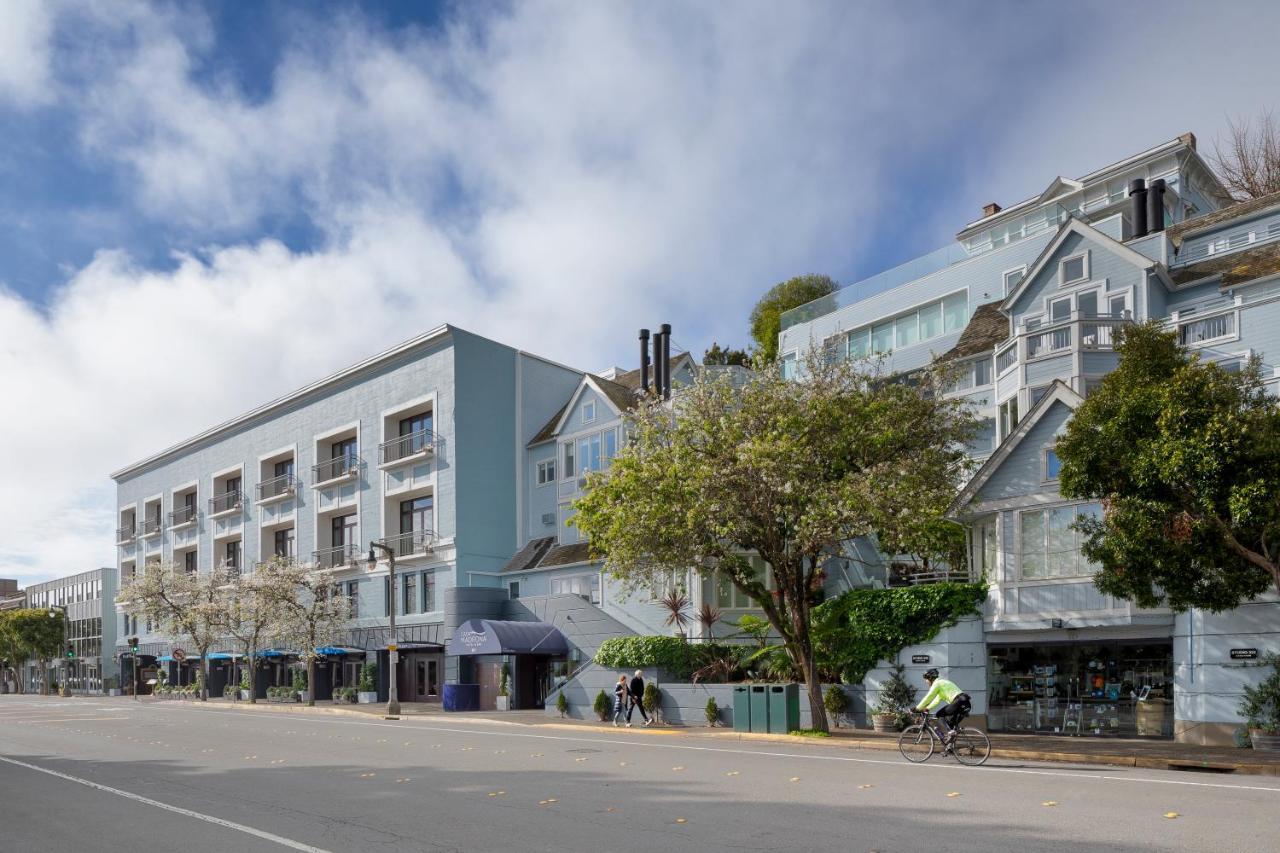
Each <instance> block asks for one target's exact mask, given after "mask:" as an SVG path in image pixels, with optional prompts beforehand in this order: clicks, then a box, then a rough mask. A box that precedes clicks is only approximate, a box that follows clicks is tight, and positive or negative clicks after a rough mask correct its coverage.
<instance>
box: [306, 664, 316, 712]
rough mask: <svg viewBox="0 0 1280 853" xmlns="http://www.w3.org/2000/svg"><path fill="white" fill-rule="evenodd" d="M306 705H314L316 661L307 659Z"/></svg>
mask: <svg viewBox="0 0 1280 853" xmlns="http://www.w3.org/2000/svg"><path fill="white" fill-rule="evenodd" d="M307 704H308V705H315V704H316V659H315V657H314V656H312V657H309V658H307Z"/></svg>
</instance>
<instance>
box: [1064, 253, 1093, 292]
mask: <svg viewBox="0 0 1280 853" xmlns="http://www.w3.org/2000/svg"><path fill="white" fill-rule="evenodd" d="M1088 278H1089V253H1088V252H1081V253H1080V254H1078V255H1072V256H1070V257H1068V258H1063V259H1062V260H1061V261H1060V262H1059V263H1058V283H1059V284H1061V285H1063V286H1064V287H1065V286H1066V285H1068V284H1075V283H1076V282H1079V281H1087V280H1088Z"/></svg>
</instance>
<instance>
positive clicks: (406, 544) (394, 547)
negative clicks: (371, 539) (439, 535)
mask: <svg viewBox="0 0 1280 853" xmlns="http://www.w3.org/2000/svg"><path fill="white" fill-rule="evenodd" d="M435 540H436V536H435V532H434V531H431V530H414V531H413V532H411V533H401V534H400V535H398V536H388V537H386V538H385V539H379V540H378V542H379V543H381V544H382V545H385V546H387V547H388V548H390V549H391V553H393V554H395V555H396V556H397V557H414V556H417V555H419V554H430V553H431V552H432V551H433V550H434V548H435Z"/></svg>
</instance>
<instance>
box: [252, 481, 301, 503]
mask: <svg viewBox="0 0 1280 853" xmlns="http://www.w3.org/2000/svg"><path fill="white" fill-rule="evenodd" d="M297 489H298V483H297V481H296V480H295V479H294V477H293V475H292V474H282V475H281V476H279V477H272V478H271V479H270V480H263V481H262V482H261V483H259V484H258V503H262V502H264V501H273V500H277V499H279V498H285V497H288V496H289V495H292V494H293V493H294V492H296V491H297Z"/></svg>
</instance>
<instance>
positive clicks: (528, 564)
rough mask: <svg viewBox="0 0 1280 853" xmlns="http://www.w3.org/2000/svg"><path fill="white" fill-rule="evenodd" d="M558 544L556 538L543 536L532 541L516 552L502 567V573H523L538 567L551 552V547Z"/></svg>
mask: <svg viewBox="0 0 1280 853" xmlns="http://www.w3.org/2000/svg"><path fill="white" fill-rule="evenodd" d="M555 544H556V537H554V536H543V537H542V538H540V539H530V540H529V541H528V542H527V543H526V544H525V546H524V547H523V548H521V549H520V550H519V551H516V552H515V554H513V555H512V557H511V559H510V560H507V562H506V563H505V564H504V565H503V566H502V568H501V569H499V571H501V572H523V571H526V570H527V569H531V568H533V567H534V566H536V565H538V562H539V561H540V560H542V558H543V557H545V556H547V552H548V551H550V550H551V546H552V545H555Z"/></svg>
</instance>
